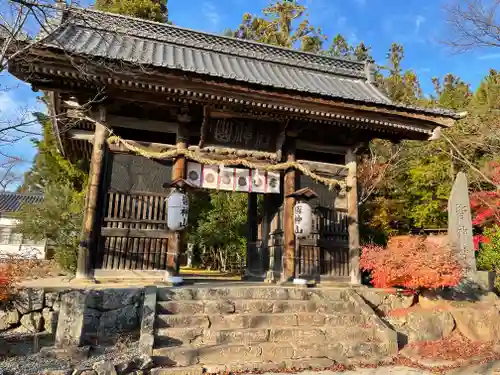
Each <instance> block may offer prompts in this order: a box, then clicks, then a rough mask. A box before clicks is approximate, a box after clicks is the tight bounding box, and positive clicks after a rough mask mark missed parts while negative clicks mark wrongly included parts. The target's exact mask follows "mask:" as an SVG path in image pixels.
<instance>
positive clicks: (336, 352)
mask: <svg viewBox="0 0 500 375" xmlns="http://www.w3.org/2000/svg"><path fill="white" fill-rule="evenodd" d="M381 324H382V325H381ZM386 328H387V327H385V326H383V323H381V321H380V319H378V318H377V317H376V315H375V314H374V312H373V310H372V309H371V308H370V307H369V306H368V305H366V303H365V302H364V301H363V299H362V298H361V297H359V295H357V294H355V292H353V291H349V290H347V289H329V288H328V289H319V288H318V289H302V288H283V287H243V286H240V287H218V288H170V289H167V288H164V289H159V290H158V294H157V301H156V318H155V330H154V332H155V335H154V337H155V342H154V343H155V346H154V350H153V358H154V361H155V363H156V364H157V365H160V366H165V367H170V368H169V369H165V371H167V370H168V371H171V372H165V374H189V373H190V371H194V372H193V373H200V372H199V371H201V369H205V370H206V371H208V372H217V371H227V370H229V371H252V370H253V369H254V368H255V369H260V370H272V369H277V368H284V367H287V368H302V367H300V366H299V365H298V364H299V363H302V362H303V363H309V364H310V363H311V361H312V362H314V361H318V362H321V364H322V366H318V368H325V367H328V366H331V365H332V364H333V361H337V362H342V363H356V361H359V360H362V362H367V361H368V359H369V361H373V360H374V359H375V361H376V360H377V359H381V358H387V357H390V356H391V355H392V354H393V352H394V343H395V342H396V338H395V336H394V337H392V336H390V335H389V336H390V337H389V336H388V334H387V332H388V331H387V329H386ZM393 341H394V343H393ZM363 359H364V360H363ZM301 361H302V362H301ZM322 361H323V362H322ZM369 361H368V362H369ZM327 362H328V363H327ZM254 366H255V367H254ZM308 367H309V366H306V368H308ZM177 370H179V371H180V372H173V371H177ZM197 371H198V372H197ZM158 374H163V373H158Z"/></svg>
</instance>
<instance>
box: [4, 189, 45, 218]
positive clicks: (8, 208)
mask: <svg viewBox="0 0 500 375" xmlns="http://www.w3.org/2000/svg"><path fill="white" fill-rule="evenodd" d="M42 201H43V195H40V194H20V193H9V192H0V213H12V212H17V211H19V210H20V209H21V206H22V205H23V204H35V203H41V202H42Z"/></svg>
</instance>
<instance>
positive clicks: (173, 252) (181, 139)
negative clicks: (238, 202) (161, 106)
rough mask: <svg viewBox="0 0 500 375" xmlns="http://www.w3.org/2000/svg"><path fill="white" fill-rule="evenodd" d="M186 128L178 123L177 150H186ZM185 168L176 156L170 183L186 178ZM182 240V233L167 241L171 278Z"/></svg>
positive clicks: (176, 265)
mask: <svg viewBox="0 0 500 375" xmlns="http://www.w3.org/2000/svg"><path fill="white" fill-rule="evenodd" d="M186 126H187V125H186V124H183V123H179V128H178V130H177V137H176V146H177V150H185V149H187V148H188V140H189V132H188V130H187V128H186ZM186 166H187V162H186V158H185V157H184V156H178V157H177V158H175V160H174V165H173V167H172V181H175V180H177V179H185V178H186ZM183 240H184V237H183V235H182V233H179V232H177V233H175V236H173V238H171V239H169V241H173V243H172V244H169V245H168V253H169V254H168V255H167V269H168V270H169V272H170V273H171V274H172V276H177V275H178V274H179V267H180V264H179V260H180V257H179V256H180V253H181V251H182V249H183V244H184V241H183Z"/></svg>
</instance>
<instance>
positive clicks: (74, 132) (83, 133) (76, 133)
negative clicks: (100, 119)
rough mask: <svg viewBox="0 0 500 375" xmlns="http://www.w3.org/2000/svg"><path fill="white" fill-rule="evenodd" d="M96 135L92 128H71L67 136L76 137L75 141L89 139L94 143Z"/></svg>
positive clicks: (88, 140) (69, 137)
mask: <svg viewBox="0 0 500 375" xmlns="http://www.w3.org/2000/svg"><path fill="white" fill-rule="evenodd" d="M63 135H64V133H63ZM94 135H95V133H94V132H92V131H90V130H81V129H71V130H68V131H67V132H66V134H65V137H66V138H68V139H74V140H75V141H87V142H91V143H92V142H94Z"/></svg>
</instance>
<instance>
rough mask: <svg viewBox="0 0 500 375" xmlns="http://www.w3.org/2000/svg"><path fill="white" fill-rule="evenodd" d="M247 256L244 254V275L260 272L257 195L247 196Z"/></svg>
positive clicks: (250, 194)
mask: <svg viewBox="0 0 500 375" xmlns="http://www.w3.org/2000/svg"><path fill="white" fill-rule="evenodd" d="M247 223H248V224H247V225H248V226H247V254H246V270H245V274H246V275H247V276H251V275H252V274H254V273H259V272H260V269H259V268H260V267H259V251H258V249H257V246H258V244H257V231H258V229H257V227H258V221H257V194H255V193H249V194H248V210H247Z"/></svg>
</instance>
